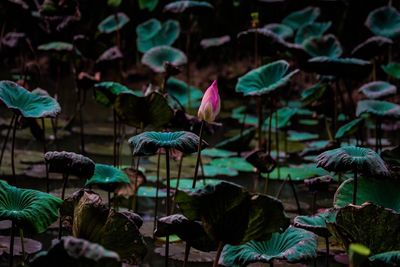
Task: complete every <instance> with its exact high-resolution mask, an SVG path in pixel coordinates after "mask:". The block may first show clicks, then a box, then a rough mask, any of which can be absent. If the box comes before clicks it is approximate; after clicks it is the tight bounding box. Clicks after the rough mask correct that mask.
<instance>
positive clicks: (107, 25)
mask: <svg viewBox="0 0 400 267" xmlns="http://www.w3.org/2000/svg"><path fill="white" fill-rule="evenodd" d="M129 20H130V19H129V17H128V16H127V15H126V14H125V13H123V12H118V13H117V14H113V15H110V16H108V17H107V18H105V19H104V20H103V21H101V22H100V23H99V25H98V26H97V29H98V30H99V31H100V32H101V33H112V32H115V31H119V30H120V29H122V27H124V26H125V24H127V23H128V22H129Z"/></svg>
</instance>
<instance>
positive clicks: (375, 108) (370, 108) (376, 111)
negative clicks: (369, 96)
mask: <svg viewBox="0 0 400 267" xmlns="http://www.w3.org/2000/svg"><path fill="white" fill-rule="evenodd" d="M363 113H369V114H371V115H374V116H377V117H382V118H392V119H399V118H400V105H397V104H395V103H392V102H388V101H383V100H360V101H358V103H357V110H356V115H357V116H360V115H361V114H363Z"/></svg>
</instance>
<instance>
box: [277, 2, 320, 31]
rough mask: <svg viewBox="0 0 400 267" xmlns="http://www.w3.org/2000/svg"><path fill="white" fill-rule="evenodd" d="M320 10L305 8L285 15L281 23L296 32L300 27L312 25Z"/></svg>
mask: <svg viewBox="0 0 400 267" xmlns="http://www.w3.org/2000/svg"><path fill="white" fill-rule="evenodd" d="M320 13H321V10H320V9H319V8H318V7H312V6H310V7H306V8H304V9H301V10H298V11H295V12H292V13H290V14H289V15H287V16H286V17H285V18H284V19H283V20H282V23H283V24H285V25H287V26H289V27H291V28H292V29H293V30H297V29H299V28H300V27H302V26H304V25H307V24H310V23H313V22H314V21H315V20H316V19H317V18H318V17H319V15H320Z"/></svg>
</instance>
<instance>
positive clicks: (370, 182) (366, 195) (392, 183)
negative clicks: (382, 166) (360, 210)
mask: <svg viewBox="0 0 400 267" xmlns="http://www.w3.org/2000/svg"><path fill="white" fill-rule="evenodd" d="M357 183H358V184H357V188H358V190H357V199H356V204H357V205H361V204H363V203H365V202H372V203H374V204H376V205H380V206H383V207H385V208H389V209H393V210H395V211H397V212H400V201H399V194H398V188H399V186H400V182H399V181H397V180H392V179H384V180H378V179H372V178H366V177H363V178H361V179H358V182H357ZM353 186H354V180H353V179H348V180H346V181H344V182H343V183H342V184H341V185H340V187H339V188H338V189H337V191H336V193H335V197H334V199H333V204H334V205H335V207H339V208H342V207H345V206H347V205H348V204H350V203H352V199H353Z"/></svg>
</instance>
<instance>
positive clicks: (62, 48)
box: [38, 42, 74, 52]
mask: <svg viewBox="0 0 400 267" xmlns="http://www.w3.org/2000/svg"><path fill="white" fill-rule="evenodd" d="M38 50H42V51H55V52H72V51H73V50H74V46H73V45H72V44H70V43H66V42H51V43H46V44H42V45H39V46H38Z"/></svg>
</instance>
